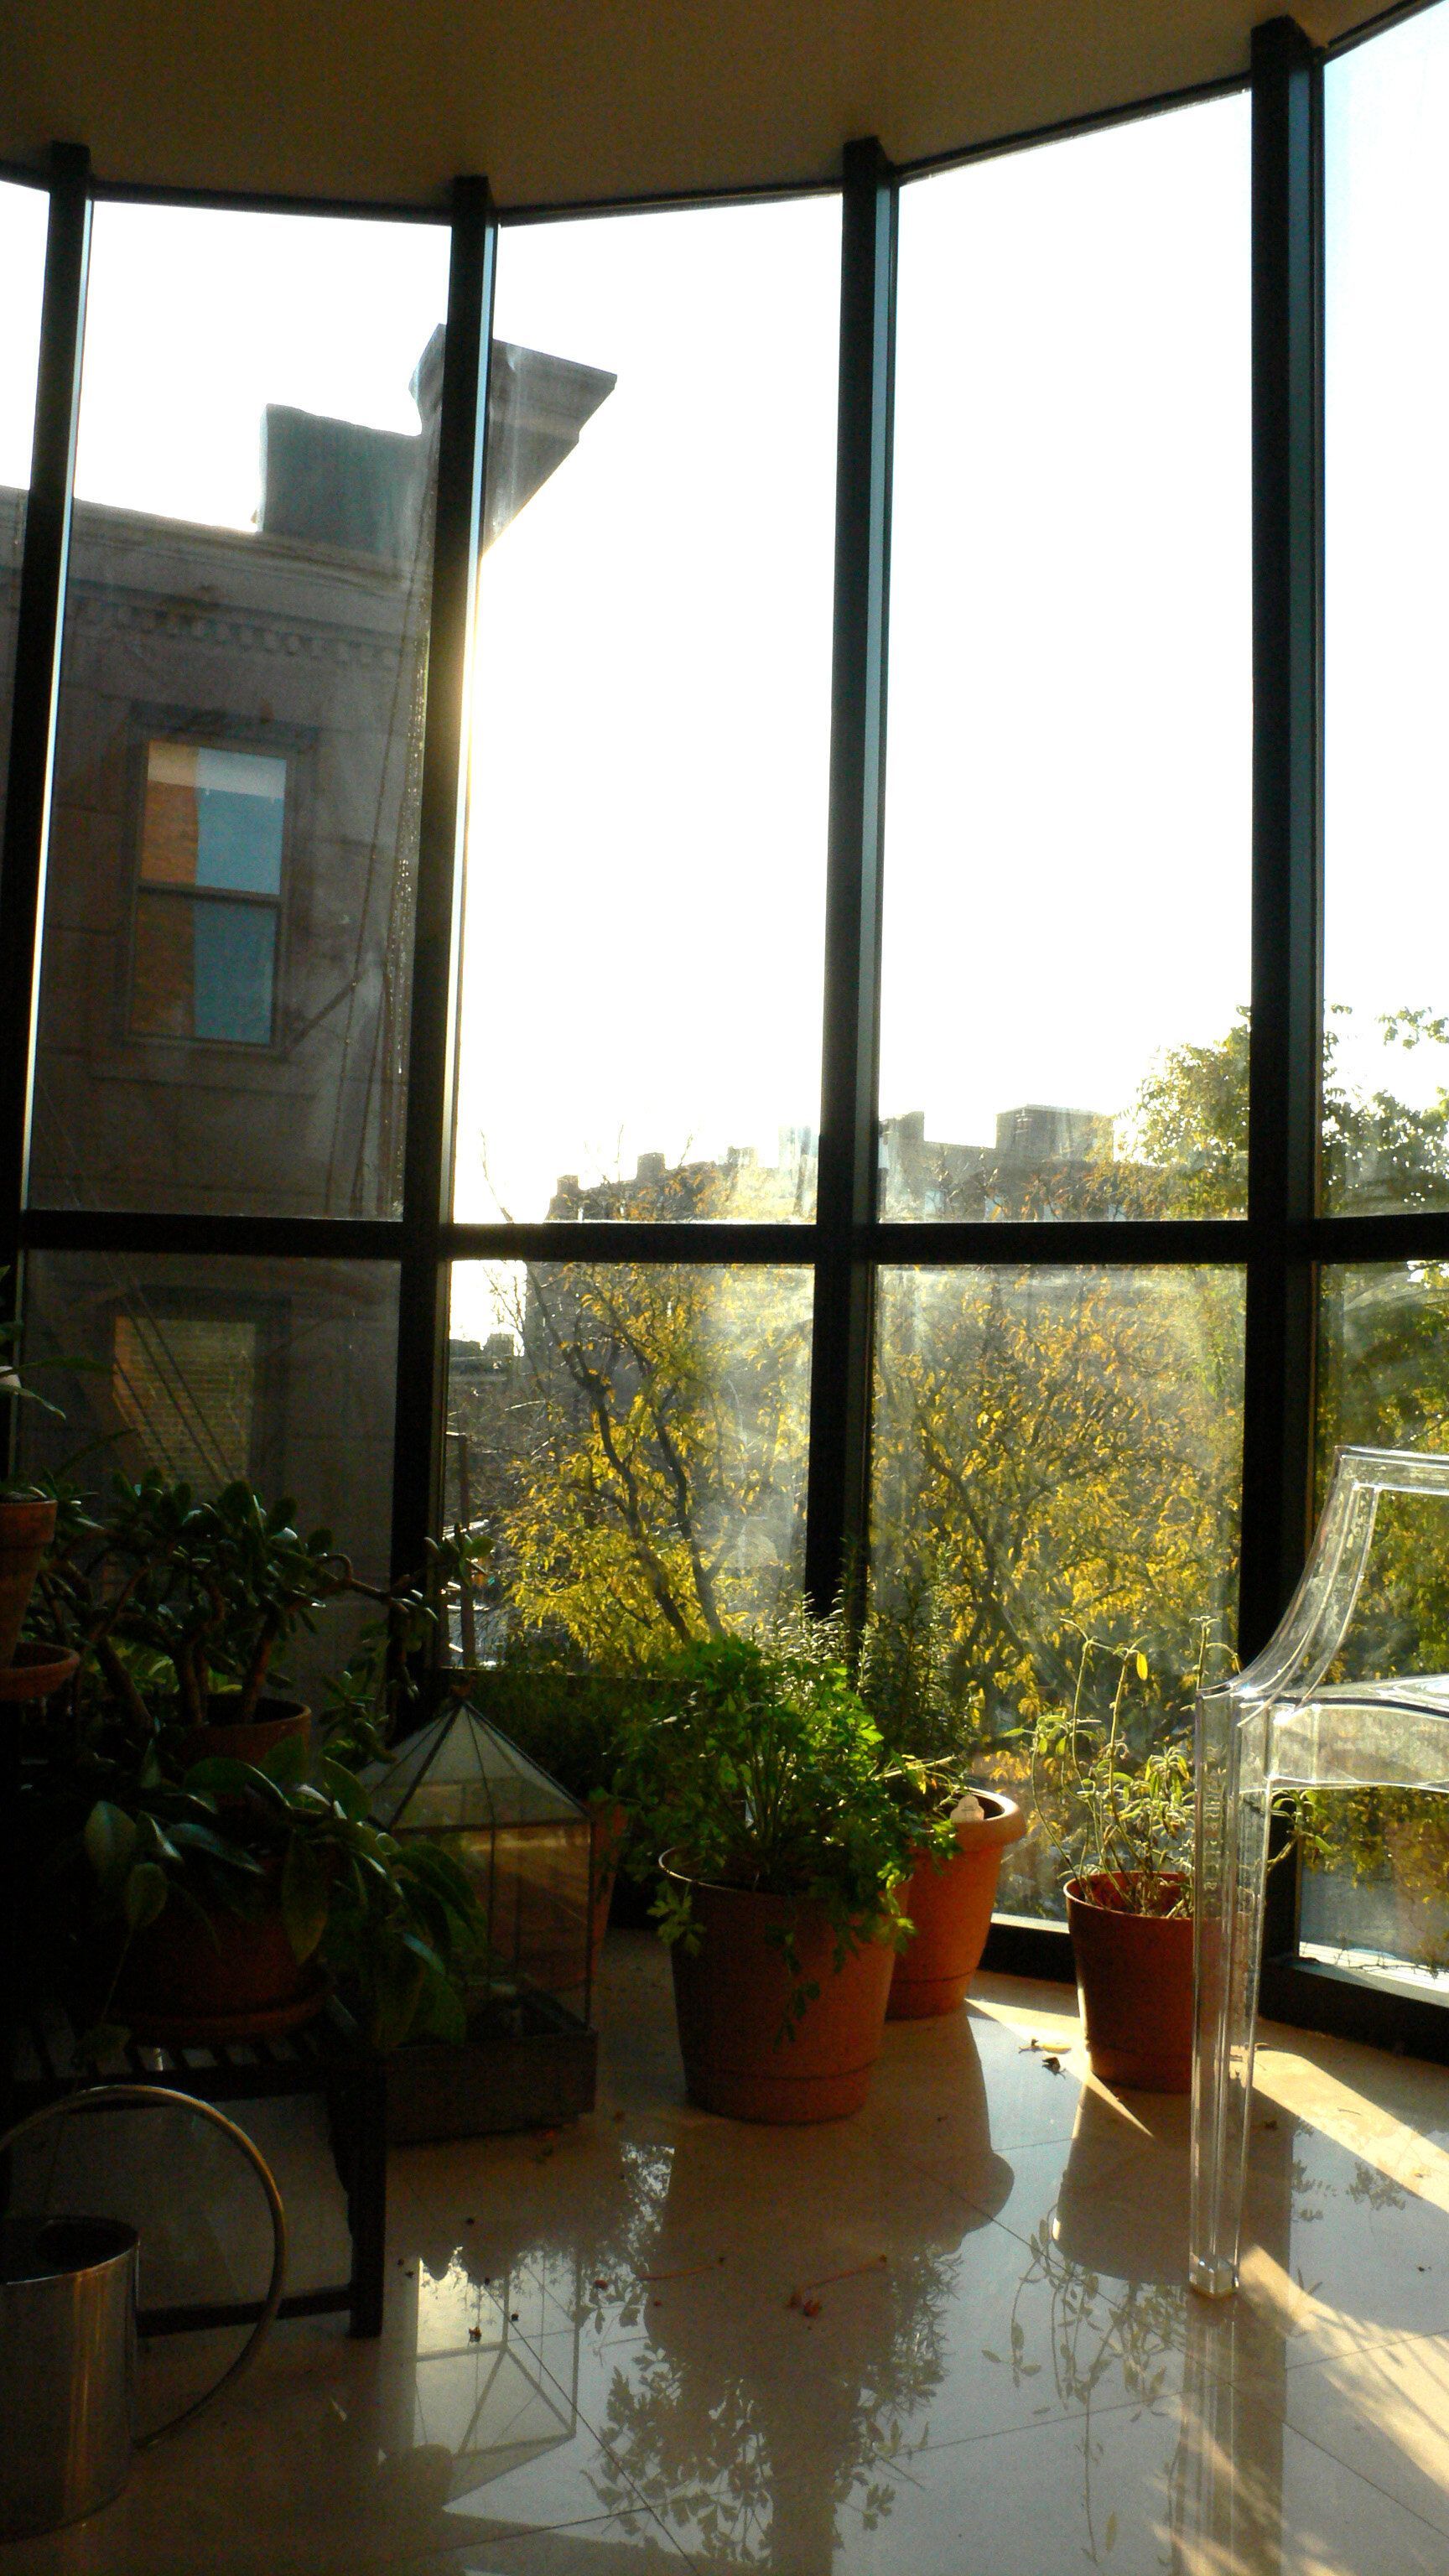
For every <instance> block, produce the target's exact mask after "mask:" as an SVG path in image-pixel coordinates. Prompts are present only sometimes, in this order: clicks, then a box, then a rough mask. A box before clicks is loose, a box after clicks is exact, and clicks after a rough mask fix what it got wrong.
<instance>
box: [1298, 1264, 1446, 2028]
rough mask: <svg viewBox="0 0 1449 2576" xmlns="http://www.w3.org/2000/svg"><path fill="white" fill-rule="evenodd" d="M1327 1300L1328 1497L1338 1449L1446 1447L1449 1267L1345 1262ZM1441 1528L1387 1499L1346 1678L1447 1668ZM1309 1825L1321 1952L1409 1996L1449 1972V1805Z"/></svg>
mask: <svg viewBox="0 0 1449 2576" xmlns="http://www.w3.org/2000/svg"><path fill="white" fill-rule="evenodd" d="M1320 1295H1321V1307H1320V1341H1319V1371H1318V1388H1319V1412H1318V1432H1319V1457H1318V1468H1319V1491H1320V1496H1321V1494H1322V1491H1323V1488H1324V1486H1325V1485H1326V1482H1327V1477H1328V1471H1329V1468H1330V1466H1331V1464H1332V1460H1333V1452H1334V1449H1335V1448H1336V1447H1337V1445H1338V1444H1339V1442H1340V1441H1355V1442H1359V1443H1364V1444H1367V1445H1368V1446H1370V1447H1373V1448H1377V1449H1438V1450H1449V1266H1446V1265H1445V1264H1444V1263H1442V1262H1436V1261H1414V1262H1403V1263H1400V1262H1386V1261H1385V1262H1368V1263H1363V1264H1360V1265H1356V1266H1354V1267H1351V1268H1350V1267H1348V1266H1346V1265H1345V1266H1339V1265H1337V1264H1335V1265H1334V1266H1333V1267H1332V1268H1325V1269H1324V1271H1323V1272H1322V1274H1321V1290H1320ZM1443 1519H1444V1514H1443V1512H1442V1511H1435V1510H1434V1509H1433V1508H1432V1507H1431V1505H1430V1504H1429V1503H1428V1502H1426V1501H1424V1500H1423V1499H1422V1498H1416V1497H1415V1496H1413V1495H1409V1494H1387V1495H1385V1496H1384V1498H1383V1500H1382V1501H1381V1503H1380V1504H1379V1510H1378V1519H1377V1522H1376V1525H1375V1532H1374V1550H1373V1554H1372V1556H1371V1558H1370V1560H1369V1569H1368V1579H1367V1581H1366V1583H1365V1586H1364V1590H1363V1592H1362V1593H1361V1595H1360V1597H1359V1602H1358V1607H1357V1609H1356V1611H1355V1613H1354V1621H1353V1626H1352V1628H1351V1629H1350V1632H1349V1634H1348V1636H1347V1638H1346V1639H1345V1640H1344V1645H1343V1650H1342V1656H1341V1659H1340V1665H1339V1668H1338V1670H1337V1672H1336V1674H1335V1678H1336V1679H1344V1680H1353V1679H1354V1678H1356V1677H1358V1676H1360V1675H1366V1674H1375V1675H1383V1674H1392V1673H1416V1672H1418V1673H1423V1672H1428V1673H1444V1672H1449V1542H1446V1536H1445V1532H1444V1529H1443V1526H1442V1524H1443ZM1313 1822H1314V1825H1315V1828H1316V1829H1317V1833H1318V1835H1319V1837H1320V1841H1319V1843H1318V1844H1317V1845H1315V1844H1312V1843H1310V1844H1308V1845H1307V1846H1306V1849H1305V1857H1306V1860H1307V1863H1308V1866H1307V1868H1306V1869H1305V1871H1304V1875H1303V1899H1302V1910H1301V1914H1300V1918H1299V1932H1300V1938H1301V1940H1302V1942H1303V1946H1304V1947H1305V1948H1306V1949H1307V1950H1308V1952H1309V1953H1310V1955H1311V1956H1317V1957H1319V1958H1326V1959H1329V1960H1331V1961H1332V1962H1333V1963H1334V1964H1336V1965H1338V1966H1347V1967H1359V1968H1370V1969H1372V1970H1374V1971H1375V1972H1376V1973H1378V1974H1380V1975H1384V1974H1388V1975H1390V1976H1393V1977H1395V1978H1398V1979H1401V1980H1404V1981H1407V1982H1408V1983H1410V1984H1411V1985H1412V1984H1423V1983H1425V1982H1432V1981H1433V1980H1434V1979H1435V1978H1436V1977H1439V1976H1443V1975H1444V1974H1446V1973H1449V1799H1446V1798H1444V1797H1442V1796H1440V1795H1438V1794H1437V1793H1435V1794H1433V1795H1429V1794H1426V1793H1425V1792H1423V1791H1419V1790H1409V1789H1403V1790H1399V1789H1396V1790H1391V1791H1390V1790H1380V1791H1371V1792H1364V1793H1361V1794H1360V1793H1354V1794H1353V1795H1351V1796H1350V1795H1346V1794H1345V1793H1343V1792H1341V1791H1335V1792H1324V1793H1322V1794H1320V1795H1319V1796H1318V1797H1316V1798H1315V1800H1314V1812H1313Z"/></svg>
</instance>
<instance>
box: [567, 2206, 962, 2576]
mask: <svg viewBox="0 0 1449 2576" xmlns="http://www.w3.org/2000/svg"><path fill="white" fill-rule="evenodd" d="M963 2232H964V2231H963ZM955 2269H956V2267H955V2266H953V2264H952V2263H951V2261H950V2258H949V2255H948V2254H946V2253H945V2252H944V2251H939V2252H926V2251H924V2250H923V2251H920V2252H917V2253H915V2254H912V2255H907V2256H904V2257H901V2258H899V2259H895V2260H892V2261H891V2262H890V2263H889V2264H888V2265H883V2266H881V2265H875V2266H872V2267H871V2269H870V2271H869V2272H866V2273H863V2274H862V2279H861V2290H860V2296H859V2297H858V2299H856V2300H854V2301H853V2302H852V2308H851V2318H852V2323H851V2326H850V2327H849V2328H848V2329H847V2330H846V2332H845V2334H844V2336H843V2337H841V2336H836V2337H835V2338H834V2339H833V2349H832V2350H831V2352H830V2355H829V2359H828V2363H827V2365H826V2367H824V2368H823V2369H821V2368H817V2370H816V2371H815V2372H813V2373H811V2374H810V2375H808V2376H807V2375H805V2374H802V2375H801V2376H800V2377H798V2378H795V2379H792V2378H791V2377H790V2375H789V2374H788V2373H787V2372H785V2371H782V2370H781V2368H780V2366H779V2362H778V2358H775V2357H766V2356H765V2355H763V2354H753V2353H751V2351H750V2350H749V2349H748V2348H746V2349H742V2348H741V2344H740V2342H739V2340H738V2339H737V2338H732V2339H731V2342H730V2345H729V2347H728V2358H727V2359H726V2358H724V2357H722V2353H721V2347H720V2343H719V2324H718V2312H717V2311H716V2310H713V2308H712V2306H711V2307H710V2308H703V2309H702V2310H701V2311H700V2321H699V2324H698V2327H697V2329H695V2330H693V2331H692V2330H691V2325H690V2321H689V2320H688V2319H687V2318H686V2316H685V2314H684V2312H683V2310H680V2311H678V2312H676V2313H675V2314H674V2315H672V2316H671V2318H670V2320H669V2323H668V2326H667V2328H666V2327H661V2326H660V2325H658V2324H656V2325H655V2327H654V2334H655V2337H656V2341H655V2346H654V2349H653V2351H652V2352H651V2353H650V2355H649V2357H648V2359H647V2360H646V2361H645V2362H644V2363H643V2364H642V2365H640V2364H638V2363H637V2362H636V2364H635V2366H634V2368H633V2370H632V2371H631V2373H630V2374H629V2376H627V2377H626V2376H625V2375H624V2373H623V2372H619V2373H617V2374H616V2376H615V2379H614V2382H613V2385H612V2387H611V2389H610V2391H609V2397H608V2402H607V2408H606V2412H605V2417H604V2421H603V2423H602V2425H601V2427H600V2430H601V2432H602V2434H603V2437H604V2441H605V2443H606V2445H607V2447H608V2450H609V2451H610V2452H611V2453H612V2454H613V2455H614V2457H615V2458H616V2459H617V2460H618V2463H619V2466H620V2468H621V2470H622V2471H624V2473H625V2476H626V2477H627V2479H628V2481H629V2484H630V2485H632V2487H633V2488H634V2489H635V2490H637V2492H638V2493H640V2494H642V2496H643V2497H644V2500H645V2502H646V2503H648V2504H650V2505H652V2506H653V2507H654V2509H655V2511H656V2512H657V2513H659V2514H660V2515H661V2517H662V2518H663V2519H664V2520H665V2521H666V2522H667V2523H669V2524H671V2525H672V2526H674V2527H675V2528H677V2529H684V2528H686V2527H687V2528H688V2531H689V2550H690V2555H691V2556H692V2557H693V2558H694V2559H696V2560H697V2561H698V2562H699V2563H700V2564H702V2565H704V2566H707V2567H729V2568H750V2567H762V2568H764V2567H777V2568H790V2569H795V2568H802V2569H804V2568H808V2569H810V2570H811V2571H814V2570H816V2569H820V2570H826V2569H828V2568H829V2567H830V2566H831V2565H832V2564H833V2563H834V2559H835V2556H836V2554H837V2551H838V2549H839V2547H840V2539H839V2532H838V2527H837V2526H838V2517H839V2515H840V2514H841V2513H842V2512H843V2511H847V2510H849V2511H851V2512H852V2513H853V2515H854V2516H855V2517H856V2518H857V2519H858V2520H859V2522H860V2524H861V2526H862V2527H863V2528H864V2529H865V2530H866V2531H868V2532H869V2531H874V2530H875V2529H876V2528H877V2527H878V2526H879V2524H880V2522H881V2520H882V2519H883V2517H884V2516H886V2515H887V2514H889V2513H890V2511H891V2509H892V2506H893V2505H894V2503H895V2498H896V2489H895V2485H894V2484H893V2482H892V2479H891V2475H890V2468H889V2463H890V2460H891V2458H892V2456H893V2455H894V2454H895V2453H897V2452H899V2451H900V2450H901V2448H902V2445H903V2440H904V2434H905V2429H906V2427H907V2425H908V2424H909V2422H910V2421H911V2419H912V2418H913V2417H917V2416H919V2415H920V2413H921V2412H922V2411H923V2410H924V2408H925V2407H926V2406H927V2405H928V2404H929V2402H930V2399H931V2397H932V2395H933V2393H934V2391H935V2390H936V2389H937V2388H938V2387H939V2386H940V2383H941V2378H942V2374H943V2369H944V2356H943V2349H942V2346H943V2330H944V2325H945V2319H946V2315H947V2312H948V2310H949V2308H950V2305H951V2301H952V2299H953V2297H954V2295H955V2290H956V2279H955ZM781 2304H782V2305H783V2302H782V2303H781ZM762 2323H763V2332H764V2336H768V2337H769V2340H770V2341H774V2337H773V2335H771V2334H770V2327H771V2326H772V2325H773V2323H774V2320H773V2318H769V2319H767V2320H764V2321H762ZM805 2330H806V2328H805V2325H804V2322H803V2321H802V2325H801V2331H802V2332H804V2331H805ZM762 2340H763V2337H762ZM822 2359H824V2356H822ZM761 2360H764V2363H765V2366H763V2367H761V2366H760V2362H761ZM594 2483H595V2485H596V2486H597V2488H598V2492H599V2496H600V2499H601V2502H602V2503H603V2504H604V2505H605V2506H606V2507H607V2508H608V2509H609V2510H610V2511H617V2510H619V2509H620V2508H621V2507H624V2506H627V2504H628V2503H629V2502H630V2500H631V2499H630V2495H629V2487H628V2486H627V2485H626V2484H625V2482H624V2479H623V2478H621V2479H620V2480H619V2481H618V2483H617V2485H613V2484H611V2482H610V2481H609V2480H608V2479H607V2478H606V2477H602V2476H600V2474H599V2473H598V2472H597V2471H596V2472H595V2479H594Z"/></svg>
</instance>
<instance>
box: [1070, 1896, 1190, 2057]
mask: <svg viewBox="0 0 1449 2576" xmlns="http://www.w3.org/2000/svg"><path fill="white" fill-rule="evenodd" d="M1127 1885H1128V1882H1127V1881H1126V1880H1125V1879H1120V1878H1118V1879H1113V1878H1105V1877H1092V1878H1086V1879H1077V1878H1073V1879H1069V1880H1068V1881H1067V1927H1068V1929H1069V1931H1070V1933H1071V1936H1072V1955H1073V1957H1074V1959H1075V1961H1076V1966H1077V1993H1078V1995H1079V1997H1080V1999H1081V2007H1082V2023H1083V2027H1084V2029H1085V2032H1086V2039H1087V2055H1088V2056H1089V2058H1090V2059H1091V2061H1092V2073H1093V2074H1094V2075H1096V2076H1098V2077H1099V2078H1100V2079H1101V2081H1102V2083H1104V2084H1125V2085H1129V2086H1134V2085H1135V2086H1138V2087H1140V2089H1141V2090H1142V2091H1143V2092H1146V2093H1188V2092H1190V2091H1191V2090H1192V1917H1191V1915H1190V1914H1176V1915H1170V1916H1167V1915H1161V1914H1129V1913H1126V1912H1124V1911H1123V1910H1122V1908H1121V1907H1119V1906H1114V1905H1111V1904H1103V1903H1101V1902H1100V1898H1101V1897H1102V1896H1103V1895H1106V1894H1110V1892H1111V1891H1112V1890H1113V1889H1122V1888H1125V1887H1126V1886H1127Z"/></svg>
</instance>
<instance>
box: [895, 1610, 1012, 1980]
mask: <svg viewBox="0 0 1449 2576" xmlns="http://www.w3.org/2000/svg"><path fill="white" fill-rule="evenodd" d="M858 1681H859V1689H860V1695H861V1698H862V1699H863V1700H864V1702H865V1704H866V1706H867V1708H868V1709H869V1710H870V1712H871V1715H872V1717H873V1718H874V1719H875V1722H876V1724H877V1726H878V1727H879V1729H880V1732H881V1737H882V1740H883V1742H884V1745H885V1748H886V1751H887V1753H888V1754H889V1755H890V1757H891V1774H892V1776H893V1779H894V1782H895V1788H896V1794H897V1796H898V1798H899V1799H900V1801H901V1804H902V1807H903V1809H904V1811H905V1813H906V1816H907V1818H908V1820H909V1822H910V1824H911V1826H912V1829H913V1831H914V1833H915V1835H916V1838H917V1844H918V1851H917V1858H916V1862H915V1866H914V1868H913V1869H912V1872H911V1875H910V1878H909V1879H908V1880H907V1882H906V1885H905V1886H904V1888H903V1889H902V1890H901V1902H902V1904H903V1906H904V1908H905V1911H906V1913H907V1914H908V1915H909V1916H910V1919H911V1922H912V1924H913V1925H914V1926H915V1929H914V1931H913V1933H912V1935H911V1938H910V1940H909V1942H908V1943H907V1945H906V1947H905V1948H904V1949H903V1950H902V1951H900V1952H899V1953H898V1955H897V1958H896V1963H895V1970H894V1973H893V1975H892V1978H891V1990H890V2000H889V2002H888V2004H887V2006H886V2017H887V2019H888V2020H891V2021H918V2020H924V2019H928V2018H931V2017H933V2016H935V2015H937V2014H940V2013H948V2012H954V2011H956V2009H957V2008H958V2006H959V2005H960V2004H961V2003H962V2002H963V2001H964V1999H965V1996H966V1991H967V1988H968V1987H969V1985H970V1983H971V1980H972V1978H973V1977H974V1975H975V1974H976V1971H977V1969H978V1968H979V1967H980V1965H981V1954H982V1952H983V1950H984V1949H985V1947H986V1937H987V1934H988V1933H989V1931H990V1929H991V1917H992V1913H993V1911H994V1908H995V1905H996V1886H997V1880H998V1879H999V1877H1000V1874H1001V1862H1002V1855H1003V1854H1004V1853H1005V1852H1006V1851H1007V1850H1008V1849H1009V1848H1010V1846H1011V1845H1012V1844H1013V1843H1015V1842H1019V1841H1020V1839H1021V1837H1022V1835H1023V1834H1024V1833H1025V1831H1026V1818H1025V1817H1024V1816H1023V1814H1022V1812H1021V1809H1020V1807H1019V1806H1018V1805H1017V1803H1016V1801H1015V1799H1014V1798H1008V1797H1006V1796H1004V1795H1003V1794H1002V1793H1001V1792H1000V1791H999V1790H995V1789H983V1788H977V1787H974V1786H973V1785H972V1782H971V1779H970V1776H969V1761H968V1753H967V1748H966V1746H965V1745H964V1744H963V1742H962V1736H961V1721H960V1715H959V1705H958V1700H957V1695H956V1693H955V1692H954V1691H953V1690H952V1688H951V1683H950V1677H949V1639H948V1638H947V1636H946V1635H945V1633H944V1623H943V1620H942V1617H941V1613H940V1609H939V1605H938V1603H937V1600H936V1596H935V1593H934V1590H933V1589H932V1588H931V1587H930V1586H929V1585H923V1586H922V1587H921V1588H920V1589H919V1590H918V1591H915V1592H912V1593H909V1594H907V1595H906V1596H905V1597H904V1598H903V1600H902V1601H901V1602H900V1603H899V1604H898V1605H895V1604H893V1605H890V1606H886V1605H883V1604H881V1603H879V1602H874V1603H872V1606H871V1610H870V1613H869V1615H868V1617H867V1619H866V1622H865V1627H864V1631H863V1634H862V1637H861V1641H860V1656H859V1667H858ZM943 1819H944V1820H945V1823H946V1824H947V1825H948V1826H949V1828H950V1837H951V1838H950V1840H948V1841H945V1842H944V1843H943V1840H942V1837H941V1835H940V1833H939V1831H938V1828H939V1827H940V1825H941V1823H942V1820H943Z"/></svg>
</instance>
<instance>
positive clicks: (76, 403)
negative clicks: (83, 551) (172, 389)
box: [0, 143, 91, 1296]
mask: <svg viewBox="0 0 1449 2576" xmlns="http://www.w3.org/2000/svg"><path fill="white" fill-rule="evenodd" d="M50 167H51V181H50V223H49V230H48V234H47V239H46V250H45V286H44V293H43V300H42V304H41V323H40V363H39V370H38V374H37V379H36V389H35V430H34V439H33V445H32V450H31V469H30V489H29V493H28V495H27V499H26V505H25V543H24V551H23V554H22V558H21V566H20V591H19V602H18V607H17V614H16V636H15V691H14V700H13V708H12V716H11V728H10V768H9V779H8V783H7V788H6V798H5V837H4V847H3V856H0V1104H3V1107H0V1269H3V1270H8V1271H9V1272H10V1273H11V1278H10V1282H9V1285H8V1286H7V1289H6V1291H5V1292H4V1293H5V1294H6V1295H7V1296H13V1294H14V1288H15V1278H14V1274H15V1270H16V1268H17V1256H18V1252H19V1242H20V1213H21V1209H22V1207H23V1205H24V1200H25V1182H26V1165H27V1161H28V1157H29V1143H30V1093H31V1065H32V1057H33V1045H34V1019H35V999H36V992H37V988H38V981H39V977H38V955H39V937H40V920H41V910H42V899H43V892H44V884H45V859H46V845H47V841H48V838H49V830H50V784H51V772H52V767H53V764H54V757H55V721H56V706H57V701H58V696H59V682H60V644H61V616H62V603H63V601H64V598H65V578H66V559H67V555H68V553H69V548H70V520H71V483H72V477H73V470H74V464H75V440H76V421H77V416H78V413H79V409H80V370H81V344H82V340H83V338H84V333H85V300H86V273H87V268H88V264H89V258H90V233H91V201H90V154H89V153H88V152H87V150H86V149H85V146H84V145H83V144H73V143H57V144H54V145H52V147H51V164H50Z"/></svg>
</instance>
